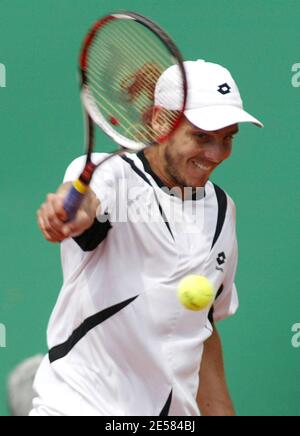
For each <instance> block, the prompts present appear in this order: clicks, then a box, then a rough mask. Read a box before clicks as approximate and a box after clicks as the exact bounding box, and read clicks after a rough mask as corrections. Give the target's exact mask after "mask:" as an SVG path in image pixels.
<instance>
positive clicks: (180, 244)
mask: <svg viewBox="0 0 300 436" xmlns="http://www.w3.org/2000/svg"><path fill="white" fill-rule="evenodd" d="M104 157H105V155H103V154H95V155H94V156H93V160H94V161H96V162H97V161H99V160H102V159H103V158H104ZM84 161H85V158H84V157H82V158H79V159H77V160H75V161H74V162H73V163H72V164H71V165H70V167H69V168H68V170H67V173H66V176H65V182H66V181H72V180H74V179H76V178H77V177H78V175H79V174H80V172H81V169H82V167H83V165H84ZM91 187H92V189H93V191H94V192H95V194H96V195H97V197H98V198H99V200H100V201H101V214H103V215H104V214H105V217H103V216H102V217H101V216H99V217H98V219H97V220H96V221H95V224H94V226H93V227H92V228H91V229H90V230H88V231H87V232H85V234H83V235H81V236H80V237H79V238H75V239H69V240H67V241H65V242H63V243H62V248H61V249H62V265H63V272H64V284H63V287H62V290H61V292H60V295H59V298H58V301H57V304H56V306H55V309H54V311H53V313H52V316H51V319H50V322H49V327H48V347H49V350H50V351H49V355H48V356H47V357H46V358H45V359H44V362H43V364H42V366H41V368H40V369H39V372H38V374H37V377H36V381H35V389H36V392H37V395H38V397H37V398H36V399H35V401H34V406H35V409H34V410H33V412H32V414H33V415H43V414H46V415H47V414H50V415H56V414H57V415H69V416H74V415H105V416H118V415H120V416H139V415H144V416H159V415H160V416H166V415H170V416H174V415H177V416H194V415H199V414H200V412H199V409H198V406H197V402H196V394H197V390H198V385H199V368H200V363H201V357H202V353H203V344H204V342H205V341H206V340H207V339H208V338H209V337H210V336H211V334H212V331H213V327H212V321H218V320H221V319H224V318H226V317H228V316H230V315H232V314H234V313H235V312H236V310H237V307H238V298H237V293H236V288H235V285H234V277H235V272H236V266H237V242H236V219H235V206H234V203H233V201H232V200H231V199H230V197H229V196H228V195H227V194H226V193H224V192H223V191H222V190H221V189H220V188H218V187H216V186H215V185H213V184H212V183H211V182H210V181H209V182H207V184H206V186H205V192H203V190H202V191H200V195H199V193H198V196H196V197H195V198H194V199H191V200H185V201H183V200H182V199H180V198H178V197H177V196H172V195H170V193H168V192H166V191H165V190H164V189H163V187H162V183H161V182H160V180H159V179H158V178H157V177H156V176H155V174H154V173H153V172H152V170H151V168H150V166H149V164H148V162H147V160H146V159H145V156H144V155H143V153H140V154H139V155H130V154H125V155H124V156H123V157H120V156H118V157H114V158H112V159H111V160H109V161H108V162H106V163H105V164H104V165H103V166H102V167H100V168H99V169H98V170H97V171H96V173H95V176H94V178H93V181H92V185H91ZM104 218H105V219H104ZM189 274H199V275H204V276H206V277H207V278H208V279H209V280H210V281H211V282H212V283H213V284H214V287H215V289H216V299H215V301H214V304H213V307H209V308H208V309H207V310H204V311H202V312H192V311H189V310H187V309H185V308H184V307H183V306H182V305H181V304H180V302H179V301H178V298H177V286H178V283H179V281H180V280H181V279H182V278H183V277H185V276H186V275H189Z"/></svg>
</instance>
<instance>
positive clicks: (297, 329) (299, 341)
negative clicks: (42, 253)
mask: <svg viewBox="0 0 300 436" xmlns="http://www.w3.org/2000/svg"><path fill="white" fill-rule="evenodd" d="M292 333H294V335H293V337H292V346H293V347H294V348H300V323H298V324H294V325H293V327H292Z"/></svg>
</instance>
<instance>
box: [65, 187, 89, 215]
mask: <svg viewBox="0 0 300 436" xmlns="http://www.w3.org/2000/svg"><path fill="white" fill-rule="evenodd" d="M88 188H89V187H88V186H87V185H84V184H83V183H82V182H81V181H80V180H76V181H75V182H74V183H73V186H72V187H71V188H70V190H69V192H68V194H67V196H66V198H65V200H64V209H65V211H66V212H67V215H68V219H67V222H69V221H73V220H74V219H75V217H76V214H77V212H78V209H79V208H80V206H81V203H82V202H83V199H84V197H85V194H86V193H87V191H88Z"/></svg>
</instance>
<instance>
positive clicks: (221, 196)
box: [208, 181, 236, 217]
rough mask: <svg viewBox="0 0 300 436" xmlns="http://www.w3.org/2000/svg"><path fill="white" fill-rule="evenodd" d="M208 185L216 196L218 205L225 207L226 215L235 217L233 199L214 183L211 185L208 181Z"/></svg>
mask: <svg viewBox="0 0 300 436" xmlns="http://www.w3.org/2000/svg"><path fill="white" fill-rule="evenodd" d="M208 183H210V187H211V189H213V190H214V192H215V195H216V197H217V199H218V203H219V205H222V206H223V207H226V209H227V210H228V213H231V214H233V215H234V217H235V215H236V205H235V202H234V200H233V198H232V197H231V196H230V195H229V194H228V192H227V191H225V189H223V188H221V187H220V186H219V185H217V184H216V183H213V182H211V181H209V182H208Z"/></svg>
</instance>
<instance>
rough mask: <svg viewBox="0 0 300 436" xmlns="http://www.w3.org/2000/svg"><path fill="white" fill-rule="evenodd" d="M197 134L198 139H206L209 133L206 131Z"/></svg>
mask: <svg viewBox="0 0 300 436" xmlns="http://www.w3.org/2000/svg"><path fill="white" fill-rule="evenodd" d="M195 136H196V138H198V139H206V138H207V135H206V134H205V133H197V134H196V135H195Z"/></svg>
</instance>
